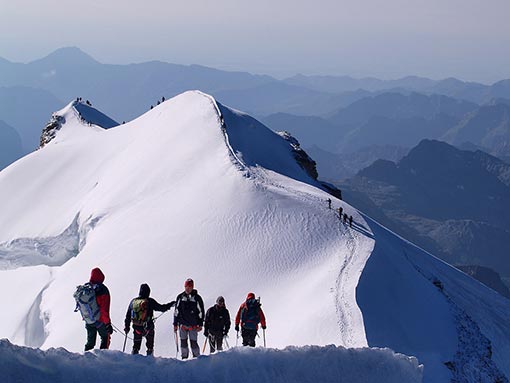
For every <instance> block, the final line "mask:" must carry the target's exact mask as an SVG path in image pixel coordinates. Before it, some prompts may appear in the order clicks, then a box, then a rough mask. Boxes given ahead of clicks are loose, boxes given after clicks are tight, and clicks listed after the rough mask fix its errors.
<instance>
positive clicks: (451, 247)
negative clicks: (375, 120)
mask: <svg viewBox="0 0 510 383" xmlns="http://www.w3.org/2000/svg"><path fill="white" fill-rule="evenodd" d="M340 186H341V188H342V190H343V193H344V196H345V199H346V200H347V201H350V202H352V203H353V204H354V205H355V206H356V207H358V208H360V209H362V210H364V209H369V210H368V211H378V213H377V214H376V215H377V216H378V218H379V219H380V220H381V223H382V224H384V225H387V226H388V227H390V228H392V229H393V230H395V231H396V232H397V233H399V234H401V235H404V236H405V238H407V239H409V240H411V241H415V242H416V243H418V244H419V245H421V246H422V247H424V248H425V249H426V250H428V251H431V252H434V254H438V255H439V256H441V257H442V258H443V259H445V260H447V261H448V262H449V263H452V264H464V265H465V264H469V265H473V264H475V265H482V266H487V267H490V268H493V269H495V270H498V271H499V272H500V273H501V274H502V276H503V277H505V278H510V260H508V253H509V252H510V243H509V241H508V238H510V165H509V164H507V163H505V162H503V161H501V160H500V159H498V158H496V157H493V156H491V155H489V154H487V153H484V152H481V151H477V152H470V151H462V150H459V149H457V148H455V147H453V146H451V145H449V144H447V143H444V142H440V141H434V140H423V141H422V142H420V144H419V145H418V146H416V147H415V148H413V149H412V150H411V151H410V152H409V154H408V155H407V156H405V157H404V158H402V159H401V160H400V161H399V162H397V163H395V162H391V161H386V160H378V161H376V162H374V163H373V164H372V165H371V166H369V167H367V168H365V169H363V170H361V171H360V172H359V173H358V174H357V175H356V176H355V177H353V178H351V179H349V180H347V181H345V182H342V183H340ZM364 211H365V210H364ZM369 214H370V213H369Z"/></svg>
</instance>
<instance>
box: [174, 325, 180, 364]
mask: <svg viewBox="0 0 510 383" xmlns="http://www.w3.org/2000/svg"><path fill="white" fill-rule="evenodd" d="M174 339H175V359H177V357H178V355H179V341H178V340H177V330H175V331H174Z"/></svg>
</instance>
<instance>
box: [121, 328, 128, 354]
mask: <svg viewBox="0 0 510 383" xmlns="http://www.w3.org/2000/svg"><path fill="white" fill-rule="evenodd" d="M126 342H127V333H126V334H124V346H123V347H122V352H125V351H126Z"/></svg>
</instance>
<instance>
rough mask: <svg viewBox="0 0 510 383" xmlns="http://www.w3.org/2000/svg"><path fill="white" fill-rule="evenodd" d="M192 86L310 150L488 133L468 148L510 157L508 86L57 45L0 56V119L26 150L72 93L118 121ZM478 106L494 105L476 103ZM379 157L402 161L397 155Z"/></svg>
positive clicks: (463, 140)
mask: <svg viewBox="0 0 510 383" xmlns="http://www.w3.org/2000/svg"><path fill="white" fill-rule="evenodd" d="M188 89H201V90H203V91H206V92H208V93H210V94H212V95H214V96H215V97H216V98H217V99H218V100H221V101H222V102H224V103H225V104H227V105H229V106H231V107H233V108H236V109H239V110H243V111H246V112H248V113H251V114H253V115H255V116H257V117H259V118H261V119H262V120H263V121H264V122H265V123H267V124H268V126H269V127H271V128H272V129H274V130H278V131H280V130H288V131H290V132H291V133H292V134H293V135H294V136H295V137H297V138H298V139H299V140H300V142H301V144H302V146H303V147H304V148H309V147H312V146H313V145H316V146H317V147H318V148H319V149H321V150H323V151H327V152H331V153H333V154H342V153H354V152H357V151H359V150H362V151H363V150H366V148H367V147H373V146H379V147H388V146H394V147H400V148H407V149H409V148H411V147H413V146H414V145H416V144H417V143H418V142H419V141H420V140H421V139H423V138H430V139H439V138H441V139H444V140H448V141H449V142H451V143H454V144H455V145H467V144H469V142H467V141H469V139H470V138H471V135H470V134H468V133H466V132H469V131H471V130H472V129H474V130H476V131H477V132H479V131H486V132H487V134H481V133H479V135H482V136H483V137H478V138H479V139H478V140H475V142H471V144H472V145H475V146H478V147H480V148H482V149H484V150H486V151H488V152H490V153H492V154H495V155H498V156H500V157H502V158H507V157H510V153H509V151H510V149H508V144H507V140H506V139H504V140H502V139H501V138H502V137H506V134H507V133H506V132H507V123H506V122H505V121H506V120H505V118H506V117H505V114H504V112H502V111H501V109H502V108H503V109H504V107H502V106H501V105H505V103H506V105H507V106H508V105H509V104H510V101H508V100H509V99H510V80H503V81H500V82H497V83H495V84H493V85H484V84H477V83H471V82H463V81H460V80H457V79H445V80H441V81H435V80H431V79H426V78H420V77H413V76H410V77H406V78H402V79H398V80H391V81H385V80H379V79H375V78H364V79H354V78H351V77H346V76H337V77H335V76H303V75H297V76H294V77H292V78H288V79H285V80H277V79H275V78H273V77H270V76H265V75H252V74H250V73H244V72H227V71H222V70H217V69H212V68H207V67H203V66H199V65H177V64H170V63H164V62H159V61H151V62H146V63H140V64H130V65H111V64H102V63H100V62H98V61H96V60H95V59H94V58H92V57H91V56H89V55H87V54H86V53H84V52H83V51H81V50H80V49H78V48H62V49H59V50H57V51H55V52H53V53H51V54H49V55H48V56H46V57H44V58H41V59H39V60H35V61H32V62H30V63H28V64H21V63H14V62H10V61H8V60H5V59H0V119H1V120H3V121H5V122H6V123H7V124H8V125H10V126H11V127H13V128H14V129H16V130H17V131H18V133H19V135H20V136H21V139H22V145H23V154H26V153H28V152H30V151H32V150H34V149H35V148H36V147H37V144H38V140H39V135H40V131H41V129H42V127H43V126H44V125H45V124H46V122H47V121H48V118H49V116H50V114H51V113H52V112H53V111H54V110H57V109H59V108H61V107H62V106H63V105H64V104H66V103H68V102H69V101H70V100H72V99H75V98H76V97H82V98H83V99H84V100H87V99H88V100H90V101H91V102H92V103H93V104H94V105H99V106H100V107H101V109H103V110H105V111H107V112H108V114H109V115H111V116H112V117H113V118H115V120H116V121H119V122H123V121H129V120H131V119H132V118H134V117H135V116H137V115H139V114H141V113H143V112H144V111H146V110H148V109H150V107H151V105H152V106H156V104H157V102H158V100H161V98H162V97H163V96H164V97H166V98H169V97H171V96H174V95H176V94H179V93H181V92H183V91H185V90H188ZM417 92H420V93H422V94H419V93H417ZM466 100H470V101H466ZM494 100H496V101H494ZM483 102H490V103H489V104H487V105H485V104H484V105H483V106H481V107H479V106H478V104H476V103H483ZM27 105H30V108H31V110H30V112H27V110H26V108H27ZM508 107H510V106H508ZM477 108H480V110H479V111H477ZM482 108H488V109H491V108H492V109H493V110H492V111H491V112H490V113H488V112H487V113H486V112H484V110H482ZM496 110H499V112H497V111H496ZM470 113H471V114H470ZM498 113H499V114H498ZM489 115H491V116H489ZM493 115H494V116H493ZM496 115H497V116H496ZM470 116H471V118H470ZM486 119H487V120H486ZM489 131H490V132H489ZM384 158H398V153H393V154H390V157H384ZM14 159H16V158H12V160H14ZM354 162H356V161H354ZM350 166H351V165H346V167H350ZM319 167H320V165H319ZM351 168H352V166H351ZM357 170H359V169H355V171H357Z"/></svg>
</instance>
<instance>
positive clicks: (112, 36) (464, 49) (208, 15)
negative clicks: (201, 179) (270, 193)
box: [0, 0, 510, 83]
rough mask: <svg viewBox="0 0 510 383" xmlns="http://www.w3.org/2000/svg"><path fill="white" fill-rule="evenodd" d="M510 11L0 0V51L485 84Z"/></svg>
mask: <svg viewBox="0 0 510 383" xmlns="http://www.w3.org/2000/svg"><path fill="white" fill-rule="evenodd" d="M509 17H510V0H387V1H383V0H315V1H303V0H272V1H269V0H257V1H243V0H216V1H210V0H180V1H175V0H146V1H134V0H86V1H69V0H67V1H64V0H16V1H13V0H0V36H1V38H0V57H3V58H6V59H8V60H11V61H19V62H27V61H31V60H34V59H38V58H41V57H43V56H45V55H47V54H49V53H50V52H52V51H54V50H55V49H57V48H61V47H64V46H77V47H79V48H80V49H82V50H83V51H85V52H87V53H88V54H90V55H92V56H93V57H94V58H96V59H97V60H98V61H100V62H103V63H115V64H127V63H133V62H143V61H148V60H161V61H167V62H172V63H178V64H201V65H207V66H212V67H216V68H220V69H229V70H242V71H249V72H252V73H265V74H270V75H274V76H276V77H280V78H281V77H284V76H290V75H293V74H296V73H304V74H332V75H350V76H354V77H363V76H375V77H379V78H384V79H390V78H398V77H402V76H406V75H420V76H426V77H430V78H434V79H440V78H445V77H450V76H454V77H457V78H460V79H463V80H473V81H480V82H485V83H491V82H494V81H497V80H500V79H503V78H510V22H509Z"/></svg>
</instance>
